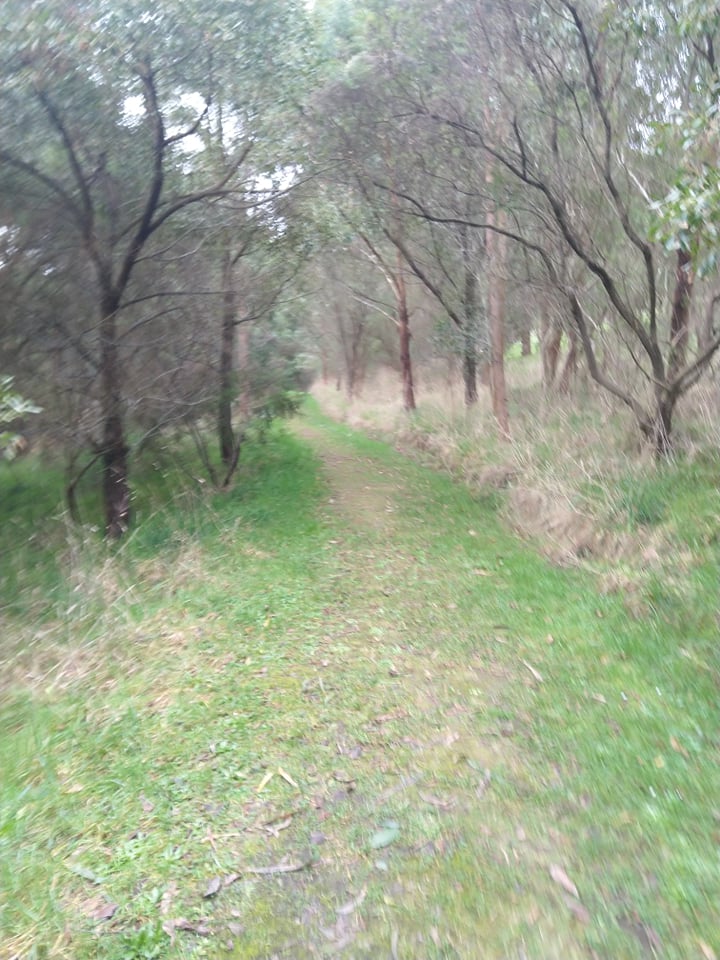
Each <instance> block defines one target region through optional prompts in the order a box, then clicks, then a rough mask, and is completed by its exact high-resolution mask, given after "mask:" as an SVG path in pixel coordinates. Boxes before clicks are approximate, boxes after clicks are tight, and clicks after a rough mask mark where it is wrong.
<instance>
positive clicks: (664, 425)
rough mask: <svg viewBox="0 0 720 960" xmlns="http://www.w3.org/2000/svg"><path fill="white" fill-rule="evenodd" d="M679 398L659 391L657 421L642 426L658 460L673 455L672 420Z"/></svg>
mask: <svg viewBox="0 0 720 960" xmlns="http://www.w3.org/2000/svg"><path fill="white" fill-rule="evenodd" d="M676 402H677V398H676V397H675V396H671V395H668V394H667V393H665V392H664V391H662V390H660V389H659V390H658V392H657V396H656V411H657V413H656V415H655V419H654V420H653V421H652V422H650V423H648V424H646V425H645V426H642V425H641V429H642V431H643V433H644V434H645V436H646V437H647V438H648V440H649V441H650V442H651V443H652V445H653V451H654V454H655V459H656V460H666V459H667V458H668V457H669V456H670V454H671V453H672V439H671V437H672V418H673V413H674V412H675V404H676Z"/></svg>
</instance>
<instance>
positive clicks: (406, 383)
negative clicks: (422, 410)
mask: <svg viewBox="0 0 720 960" xmlns="http://www.w3.org/2000/svg"><path fill="white" fill-rule="evenodd" d="M397 265H398V269H397V314H398V333H399V335H400V369H401V371H402V385H403V407H404V408H405V409H406V410H408V411H411V410H414V409H415V385H414V383H413V370H412V358H411V356H410V336H411V335H410V314H409V312H408V305H407V290H406V289H405V275H404V273H403V264H402V257H401V254H400V253H399V252H398V257H397Z"/></svg>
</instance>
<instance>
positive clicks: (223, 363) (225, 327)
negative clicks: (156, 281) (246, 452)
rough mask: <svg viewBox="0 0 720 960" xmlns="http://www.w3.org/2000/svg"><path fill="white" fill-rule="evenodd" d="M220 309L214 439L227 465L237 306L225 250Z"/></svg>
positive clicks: (231, 435) (230, 452) (232, 451)
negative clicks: (216, 409) (216, 437)
mask: <svg viewBox="0 0 720 960" xmlns="http://www.w3.org/2000/svg"><path fill="white" fill-rule="evenodd" d="M222 283H223V309H222V330H221V334H220V382H219V385H218V386H219V393H218V422H217V426H218V441H219V444H220V458H221V460H222V462H223V465H224V466H225V467H229V466H230V464H231V463H232V461H233V457H234V455H235V433H234V430H233V422H232V402H233V397H234V392H235V383H234V372H235V371H234V354H235V321H236V319H237V307H236V303H235V291H234V289H233V283H232V262H231V259H230V254H229V252H228V253H226V254H225V257H224V260H223V266H222Z"/></svg>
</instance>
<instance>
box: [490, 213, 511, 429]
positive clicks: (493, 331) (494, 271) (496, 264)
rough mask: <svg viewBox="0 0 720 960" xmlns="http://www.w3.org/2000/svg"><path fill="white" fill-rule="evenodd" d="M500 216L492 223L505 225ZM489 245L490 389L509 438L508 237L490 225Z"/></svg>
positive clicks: (495, 410)
mask: <svg viewBox="0 0 720 960" xmlns="http://www.w3.org/2000/svg"><path fill="white" fill-rule="evenodd" d="M500 221H501V216H500V214H499V213H497V214H496V213H495V211H491V212H490V213H489V214H488V223H489V224H490V225H491V226H495V225H497V226H502V223H501V222H500ZM486 249H487V253H488V265H489V267H490V275H489V278H488V318H489V325H490V393H491V396H492V406H493V414H494V415H495V419H496V421H497V424H498V429H499V431H500V436H501V437H503V439H505V440H507V439H509V438H510V418H509V415H508V404H507V386H506V383H505V278H504V276H503V273H504V269H505V261H506V254H507V241H506V238H505V237H504V236H503V235H502V234H499V233H495V231H494V230H492V229H490V230H488V233H487V239H486Z"/></svg>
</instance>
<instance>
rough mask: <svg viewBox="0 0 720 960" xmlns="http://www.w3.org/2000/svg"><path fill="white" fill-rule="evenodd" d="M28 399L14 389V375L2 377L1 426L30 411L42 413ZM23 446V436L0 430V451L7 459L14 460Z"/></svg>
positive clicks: (0, 387) (0, 398) (0, 383)
mask: <svg viewBox="0 0 720 960" xmlns="http://www.w3.org/2000/svg"><path fill="white" fill-rule="evenodd" d="M40 412H41V410H40V407H36V406H35V405H34V404H32V403H30V402H29V401H28V400H24V399H23V398H22V397H21V396H20V394H19V393H16V391H15V390H13V378H12V377H7V376H4V377H0V426H2V425H3V424H7V423H12V422H13V420H16V419H17V418H18V417H22V416H25V415H26V414H28V413H40ZM21 446H22V437H21V436H20V435H19V434H16V433H11V432H10V431H8V430H5V431H0V451H2V455H3V456H4V457H5V459H6V460H14V459H15V457H16V456H17V454H18V452H19V451H20V448H21Z"/></svg>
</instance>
